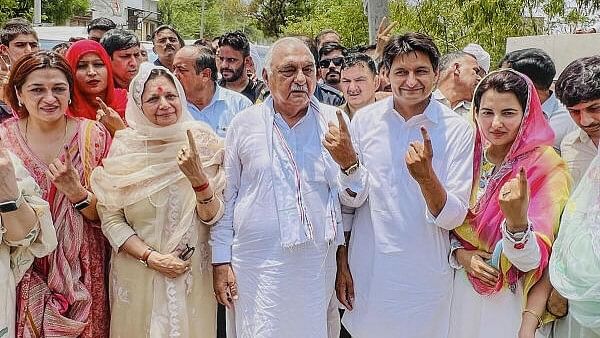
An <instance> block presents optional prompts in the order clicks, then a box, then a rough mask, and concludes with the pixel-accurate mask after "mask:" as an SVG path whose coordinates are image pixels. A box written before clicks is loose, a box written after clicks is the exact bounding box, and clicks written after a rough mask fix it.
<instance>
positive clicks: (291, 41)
mask: <svg viewBox="0 0 600 338" xmlns="http://www.w3.org/2000/svg"><path fill="white" fill-rule="evenodd" d="M280 45H283V46H281V47H288V46H294V45H297V46H302V47H303V48H304V49H305V50H306V53H307V54H308V55H310V58H311V60H312V61H313V63H315V57H314V55H313V54H312V53H311V51H310V49H309V48H308V47H307V46H306V44H304V42H303V41H302V40H300V39H298V38H296V37H285V38H281V39H279V40H277V41H275V43H274V44H273V45H272V46H271V48H269V51H267V55H266V56H265V68H264V70H265V71H266V72H267V75H269V76H271V75H272V74H273V69H272V66H273V65H272V64H273V54H275V51H276V50H277V49H278V48H280ZM315 67H316V65H315Z"/></svg>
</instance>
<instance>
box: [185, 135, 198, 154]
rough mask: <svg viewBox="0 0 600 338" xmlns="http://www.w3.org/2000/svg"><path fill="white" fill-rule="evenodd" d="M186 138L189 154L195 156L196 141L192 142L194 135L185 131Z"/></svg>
mask: <svg viewBox="0 0 600 338" xmlns="http://www.w3.org/2000/svg"><path fill="white" fill-rule="evenodd" d="M187 138H188V143H189V144H190V152H191V153H192V154H197V153H198V152H197V151H196V141H194V134H192V131H191V130H190V129H188V130H187Z"/></svg>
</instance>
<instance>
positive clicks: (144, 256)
mask: <svg viewBox="0 0 600 338" xmlns="http://www.w3.org/2000/svg"><path fill="white" fill-rule="evenodd" d="M153 251H156V250H154V248H153V247H151V246H149V247H147V248H146V251H144V253H143V254H142V257H140V259H139V261H140V262H141V263H142V264H144V265H145V266H146V267H147V266H148V258H149V257H150V254H152V252H153Z"/></svg>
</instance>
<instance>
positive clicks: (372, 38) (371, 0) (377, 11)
mask: <svg viewBox="0 0 600 338" xmlns="http://www.w3.org/2000/svg"><path fill="white" fill-rule="evenodd" d="M363 3H364V5H365V11H366V13H367V17H368V19H369V43H371V44H374V43H377V28H379V24H380V23H381V20H382V19H383V18H384V17H386V16H389V13H390V11H389V8H388V0H363Z"/></svg>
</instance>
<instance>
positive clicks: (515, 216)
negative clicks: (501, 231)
mask: <svg viewBox="0 0 600 338" xmlns="http://www.w3.org/2000/svg"><path fill="white" fill-rule="evenodd" d="M498 204H499V205H500V209H502V214H504V218H506V225H507V228H508V230H509V231H510V232H512V233H515V232H520V231H525V230H526V229H527V225H528V221H527V210H528V209H529V186H528V183H527V175H526V174H525V169H524V168H523V167H521V169H520V170H519V175H518V176H517V177H515V178H512V179H510V180H509V181H508V182H506V183H504V185H503V186H502V188H501V189H500V195H499V196H498Z"/></svg>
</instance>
